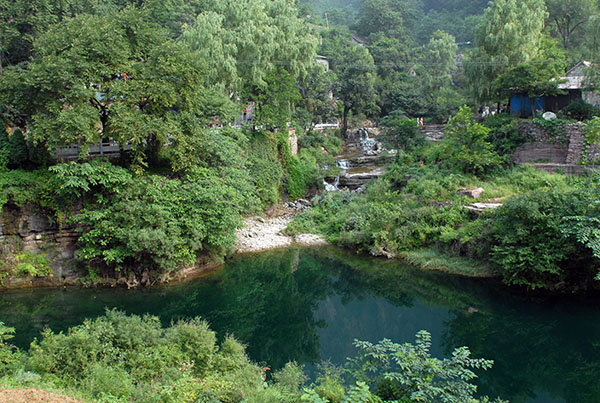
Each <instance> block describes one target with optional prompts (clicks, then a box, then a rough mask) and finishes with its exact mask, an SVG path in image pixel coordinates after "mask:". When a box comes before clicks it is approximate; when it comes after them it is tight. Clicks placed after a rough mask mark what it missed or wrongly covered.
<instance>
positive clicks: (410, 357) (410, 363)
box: [0, 310, 493, 403]
mask: <svg viewBox="0 0 600 403" xmlns="http://www.w3.org/2000/svg"><path fill="white" fill-rule="evenodd" d="M13 333H14V329H12V328H8V327H6V326H4V325H3V324H2V323H1V322H0V376H2V378H0V384H2V386H3V387H4V388H12V387H14V388H23V387H25V388H32V387H41V388H45V389H51V390H59V391H64V393H66V394H69V395H74V396H77V397H80V398H83V399H86V400H88V399H90V400H94V401H103V402H124V401H127V402H159V401H160V402H199V401H200V402H231V403H233V402H328V401H329V402H340V403H341V402H359V401H361V402H383V401H384V400H385V401H390V400H395V401H413V400H415V399H418V400H419V401H423V402H434V401H440V399H441V400H444V401H448V402H464V401H472V402H474V403H475V402H479V401H488V399H487V398H483V399H482V400H479V399H476V398H474V397H473V396H474V394H475V393H476V390H477V388H476V386H475V385H473V384H472V383H471V382H470V381H472V380H473V379H474V378H475V377H476V375H475V373H474V372H473V371H474V370H485V369H488V368H490V367H491V366H492V363H493V362H492V361H489V360H484V359H474V358H471V357H470V352H469V350H468V348H466V347H461V348H459V349H456V350H455V351H454V352H453V354H452V356H451V358H447V359H443V360H440V359H437V358H432V357H431V355H430V353H429V348H430V347H431V337H430V335H429V334H428V333H427V332H425V331H421V332H419V333H418V334H417V340H416V343H415V344H414V345H413V344H410V343H406V344H396V343H392V342H390V341H389V340H383V341H381V342H380V343H378V344H375V345H374V344H371V343H368V342H358V341H356V342H355V345H356V347H357V349H358V350H359V353H358V354H357V356H356V357H354V358H353V359H352V360H351V361H350V364H349V365H348V366H346V367H344V368H333V367H331V366H330V365H325V366H323V367H322V371H321V375H320V376H319V377H317V379H316V381H315V382H314V383H312V384H311V385H307V384H306V381H307V378H306V376H305V375H304V373H303V371H302V368H301V367H300V366H298V365H296V364H294V363H288V364H287V365H286V366H285V367H284V368H282V369H281V370H279V371H276V372H275V373H273V374H272V376H271V377H270V379H269V380H268V381H267V372H268V371H269V368H267V367H261V366H259V365H257V364H255V363H253V362H251V361H250V360H249V359H248V357H247V355H246V352H245V347H244V346H242V345H241V344H240V343H239V342H237V341H236V340H235V339H234V338H233V337H232V336H226V337H225V338H224V339H223V340H222V341H220V342H218V341H217V337H216V334H215V333H214V332H213V331H211V330H210V329H209V327H208V325H207V323H206V322H204V321H202V320H200V319H191V320H185V321H183V320H182V321H179V322H176V323H172V324H171V325H170V326H169V327H167V328H164V327H162V325H161V323H160V321H159V319H158V318H157V317H154V316H148V315H146V316H143V317H140V316H135V315H133V316H127V315H126V314H124V313H121V312H119V311H115V310H113V311H107V312H106V314H105V316H102V317H99V318H97V319H94V320H86V321H85V322H84V323H83V324H81V325H79V326H75V327H72V328H70V329H69V330H68V331H67V332H66V333H62V332H61V333H54V332H52V331H51V330H45V331H44V332H43V333H42V335H41V338H40V339H39V340H35V341H34V342H33V343H32V344H31V347H30V349H29V351H27V352H24V351H19V350H15V349H14V348H12V347H11V346H10V344H8V341H9V340H10V338H11V337H12V334H13ZM384 371H385V372H384Z"/></svg>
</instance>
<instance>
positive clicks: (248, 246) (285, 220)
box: [235, 213, 327, 254]
mask: <svg viewBox="0 0 600 403" xmlns="http://www.w3.org/2000/svg"><path fill="white" fill-rule="evenodd" d="M293 218H294V214H292V213H286V214H284V215H281V216H278V217H270V218H263V217H249V218H246V219H245V220H244V226H243V227H242V228H240V229H239V230H238V231H237V234H236V236H237V243H236V246H235V253H236V254H242V253H250V252H262V251H265V250H270V249H278V248H287V247H290V246H293V245H302V246H316V245H326V244H327V241H326V240H325V238H323V237H322V236H320V235H316V234H301V235H296V236H292V235H288V234H286V233H285V229H286V227H287V226H288V224H289V223H290V222H291V221H292V219H293Z"/></svg>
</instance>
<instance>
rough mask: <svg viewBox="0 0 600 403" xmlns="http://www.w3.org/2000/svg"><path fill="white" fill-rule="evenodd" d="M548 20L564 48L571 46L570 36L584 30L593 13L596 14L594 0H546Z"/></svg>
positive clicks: (596, 4)
mask: <svg viewBox="0 0 600 403" xmlns="http://www.w3.org/2000/svg"><path fill="white" fill-rule="evenodd" d="M546 3H547V5H548V13H549V21H550V26H551V27H552V30H553V31H554V32H555V34H556V36H558V37H559V38H560V39H561V43H562V45H563V47H564V48H565V49H569V48H570V47H572V46H573V41H572V37H573V36H576V35H577V34H578V33H583V32H584V31H585V27H586V24H587V22H588V20H589V18H590V16H591V15H593V14H598V12H599V11H600V10H599V9H598V2H597V1H596V0H547V1H546Z"/></svg>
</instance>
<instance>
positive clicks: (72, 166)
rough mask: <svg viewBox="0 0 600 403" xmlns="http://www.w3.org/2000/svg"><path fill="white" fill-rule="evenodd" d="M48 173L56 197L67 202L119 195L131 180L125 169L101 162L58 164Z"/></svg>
mask: <svg viewBox="0 0 600 403" xmlns="http://www.w3.org/2000/svg"><path fill="white" fill-rule="evenodd" d="M49 171H50V172H51V173H53V174H54V176H53V178H52V180H53V183H52V185H53V187H54V188H55V191H56V193H57V195H58V197H61V198H63V199H65V200H68V201H73V200H78V199H81V198H82V197H84V196H88V195H90V194H92V195H94V196H96V197H97V196H100V195H106V194H109V193H119V190H120V189H121V188H123V187H124V186H125V185H126V184H127V183H128V182H129V181H130V180H131V178H132V175H131V173H130V172H129V171H127V170H126V169H124V168H121V167H118V166H115V165H113V164H111V163H110V162H108V161H102V160H92V161H91V162H83V163H78V162H70V163H65V164H58V165H55V166H53V167H50V168H49Z"/></svg>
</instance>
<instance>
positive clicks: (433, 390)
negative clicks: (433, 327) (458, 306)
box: [352, 330, 493, 402]
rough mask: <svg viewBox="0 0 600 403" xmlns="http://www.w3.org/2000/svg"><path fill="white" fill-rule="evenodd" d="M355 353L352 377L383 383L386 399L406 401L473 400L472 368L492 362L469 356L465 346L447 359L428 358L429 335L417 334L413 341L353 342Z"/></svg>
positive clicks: (369, 382) (482, 366)
mask: <svg viewBox="0 0 600 403" xmlns="http://www.w3.org/2000/svg"><path fill="white" fill-rule="evenodd" d="M354 345H355V346H356V348H357V349H358V350H359V354H358V356H357V357H356V358H354V359H353V361H352V365H353V369H354V376H355V377H356V378H357V379H358V380H360V381H363V382H365V383H368V384H371V385H375V384H378V383H379V384H380V385H381V382H385V383H386V384H387V386H386V387H385V390H386V391H387V392H392V393H391V395H388V396H381V397H383V398H385V399H386V400H400V401H403V400H407V401H408V400H410V401H446V402H467V401H474V394H475V392H476V391H477V387H476V386H475V385H473V384H472V383H470V381H472V380H473V379H475V378H476V375H475V373H474V372H473V371H472V369H483V370H485V369H489V368H491V367H492V364H493V361H491V360H485V359H481V358H480V359H475V358H471V357H470V354H471V353H470V351H469V349H468V348H467V347H460V348H457V349H455V350H454V351H453V352H452V357H451V358H446V359H443V360H439V359H437V358H433V357H431V355H430V353H429V349H430V348H431V335H430V334H429V333H428V332H426V331H423V330H422V331H420V332H418V333H417V337H416V343H415V344H414V345H413V344H410V343H406V344H397V343H393V342H391V341H390V340H386V339H384V340H382V341H380V342H379V343H377V344H372V343H369V342H366V341H355V343H354Z"/></svg>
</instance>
